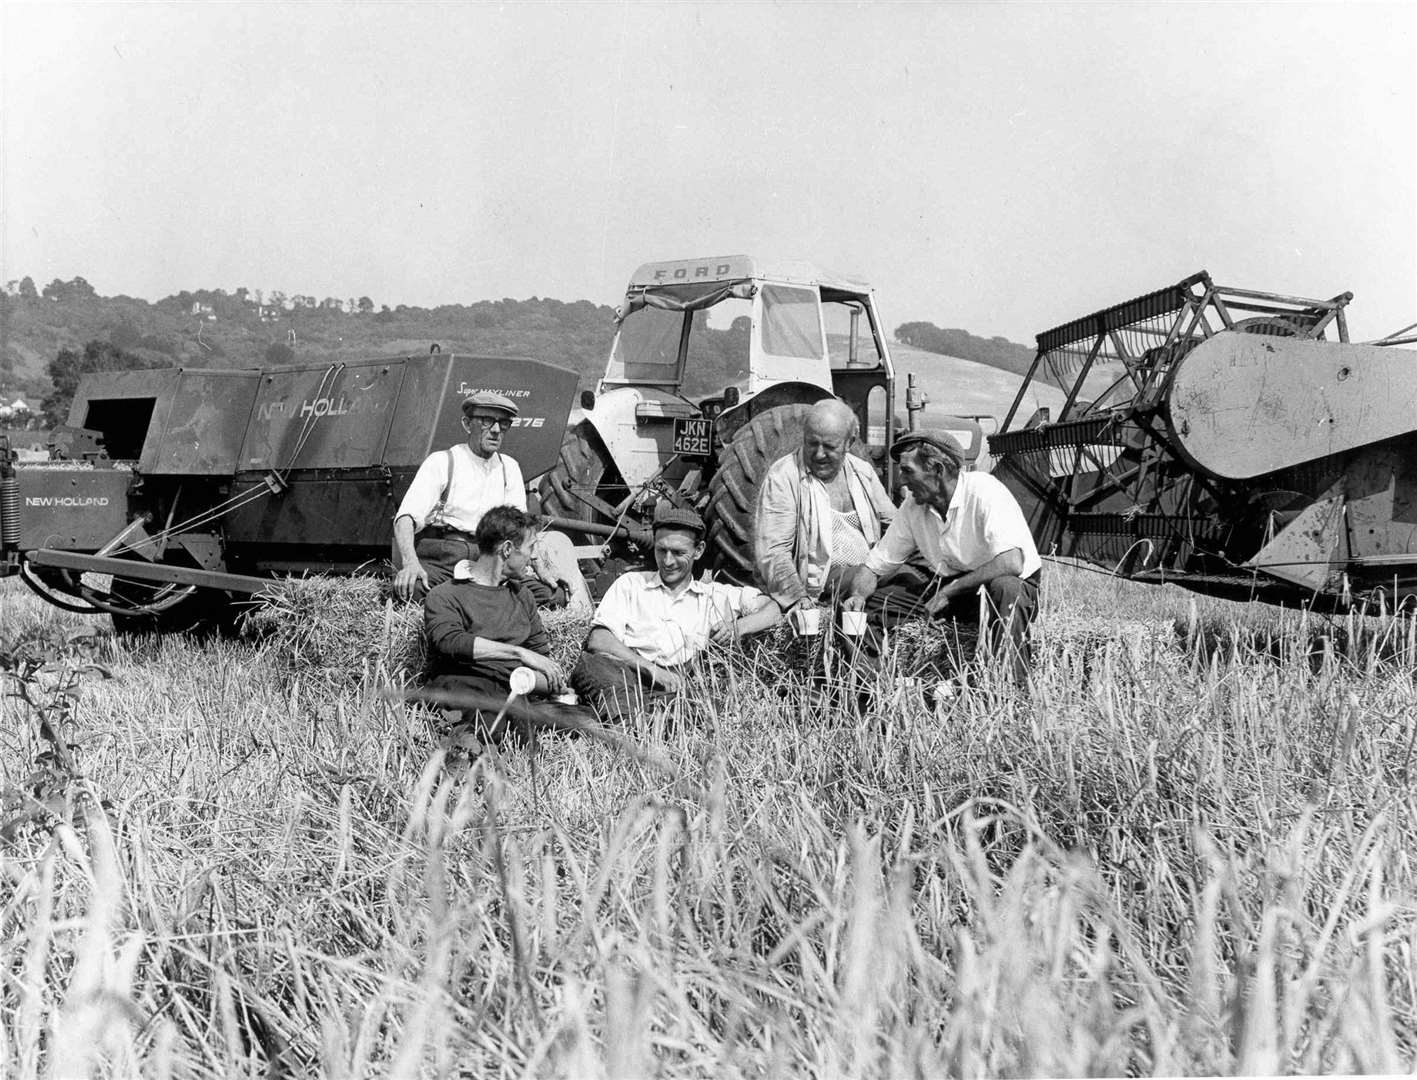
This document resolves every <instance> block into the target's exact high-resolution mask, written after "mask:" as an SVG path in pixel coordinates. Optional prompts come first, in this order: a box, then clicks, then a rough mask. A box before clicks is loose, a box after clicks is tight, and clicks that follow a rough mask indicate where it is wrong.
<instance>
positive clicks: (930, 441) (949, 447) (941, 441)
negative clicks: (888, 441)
mask: <svg viewBox="0 0 1417 1080" xmlns="http://www.w3.org/2000/svg"><path fill="white" fill-rule="evenodd" d="M922 444H923V445H925V446H933V447H934V448H935V449H936V450H938V451H940V453H942V454H944V455H945V456H946V457H948V458H949V459H950V460H951V461H953V462H954V463H955V465H956V467H958V468H961V469H962V468H964V447H962V446H960V444H959V443H958V442H957V441H956V440H955V438H954V436H952V435H950V434H949V433H948V432H944V431H907V432H906V433H905V434H904V435H899V436H897V437H896V440H895V442H894V443H893V444H892V446H891V460H893V461H899V460H900V455H901V454H903V453H905V452H906V451H907V450H911V449H914V448H915V447H917V446H921V445H922Z"/></svg>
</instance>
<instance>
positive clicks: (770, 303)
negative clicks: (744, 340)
mask: <svg viewBox="0 0 1417 1080" xmlns="http://www.w3.org/2000/svg"><path fill="white" fill-rule="evenodd" d="M763 352H765V353H767V355H769V356H791V357H797V358H799V359H803V360H820V359H821V357H822V323H821V316H820V315H819V314H818V304H817V294H816V291H815V290H813V289H795V288H791V287H789V286H787V285H764V286H763Z"/></svg>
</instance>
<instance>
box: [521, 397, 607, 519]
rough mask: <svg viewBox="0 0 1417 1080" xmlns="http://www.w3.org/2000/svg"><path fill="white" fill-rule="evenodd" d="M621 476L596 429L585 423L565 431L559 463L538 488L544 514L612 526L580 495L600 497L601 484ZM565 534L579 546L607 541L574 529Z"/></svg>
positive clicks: (602, 514) (552, 468) (543, 478)
mask: <svg viewBox="0 0 1417 1080" xmlns="http://www.w3.org/2000/svg"><path fill="white" fill-rule="evenodd" d="M618 475H619V474H618V472H617V471H616V469H615V463H614V462H613V461H612V460H611V459H610V452H609V451H608V450H606V449H605V444H604V443H603V442H601V441H600V436H599V435H598V434H597V433H596V430H595V428H593V427H591V425H590V424H589V423H588V422H587V421H584V420H582V421H581V422H580V423H579V424H577V425H576V426H575V427H572V428H567V429H566V435H565V438H564V439H562V440H561V457H560V460H558V461H557V462H556V464H555V465H553V466H552V467H551V469H550V471H549V472H547V473H546V475H545V476H543V477H542V478H541V483H540V484H539V485H538V486H537V494H538V495H539V496H540V498H541V512H542V513H543V514H546V515H548V516H551V517H563V518H572V519H574V520H578V521H596V522H603V523H605V524H606V525H613V524H614V522H613V521H612V520H611V519H609V518H608V517H607V516H606V515H605V514H604V513H602V512H601V511H599V510H597V509H596V508H595V507H594V506H592V505H591V504H589V503H587V502H585V501H584V500H583V499H581V498H580V497H579V496H578V495H577V492H581V493H584V494H586V495H597V494H598V493H599V491H600V488H601V485H602V484H604V483H605V482H606V481H607V480H614V479H616V478H617V477H618ZM566 532H567V535H569V536H571V537H572V538H573V539H575V540H577V542H578V543H598V542H601V541H603V540H604V539H605V537H604V536H589V535H586V534H583V533H578V532H575V531H573V530H566Z"/></svg>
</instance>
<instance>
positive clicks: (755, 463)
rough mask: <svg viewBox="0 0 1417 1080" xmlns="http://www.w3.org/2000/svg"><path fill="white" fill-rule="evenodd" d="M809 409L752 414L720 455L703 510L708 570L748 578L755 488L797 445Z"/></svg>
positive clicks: (750, 574) (789, 407) (788, 408)
mask: <svg viewBox="0 0 1417 1080" xmlns="http://www.w3.org/2000/svg"><path fill="white" fill-rule="evenodd" d="M811 408H812V406H810V405H805V404H796V405H779V406H777V407H776V408H774V409H767V410H765V411H763V412H760V413H758V415H757V416H755V417H753V418H752V419H751V420H749V421H748V422H747V423H746V424H744V425H743V426H742V427H741V428H739V429H738V433H737V434H736V435H734V436H733V441H732V442H730V443H728V444H727V445H726V446H724V447H723V449H722V450H721V451H720V454H719V460H718V469H717V470H716V471H715V472H714V474H713V479H712V480H711V481H710V482H709V501H708V506H707V507H706V508H705V518H706V519H707V523H708V549H709V557H710V562H711V565H713V566H715V567H716V568H719V569H722V570H724V571H725V572H726V573H727V574H728V575H729V576H730V577H732V578H735V579H737V580H741V581H751V580H752V579H753V524H754V518H755V516H756V514H757V508H758V488H759V486H760V485H761V484H762V482H763V477H764V476H765V475H766V474H767V471H768V468H769V466H771V465H772V463H773V462H774V461H776V460H777V459H778V458H780V457H782V456H783V455H784V454H790V453H792V451H794V450H796V449H798V448H799V447H800V446H801V445H802V427H803V425H804V424H805V423H806V421H807V413H808V412H810V411H811Z"/></svg>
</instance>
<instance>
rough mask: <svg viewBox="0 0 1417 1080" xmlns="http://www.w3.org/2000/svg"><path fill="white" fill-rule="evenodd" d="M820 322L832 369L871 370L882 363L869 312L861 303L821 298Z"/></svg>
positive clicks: (882, 359) (858, 301)
mask: <svg viewBox="0 0 1417 1080" xmlns="http://www.w3.org/2000/svg"><path fill="white" fill-rule="evenodd" d="M822 321H823V322H824V323H825V324H826V330H827V352H828V354H829V355H830V357H831V366H832V367H833V368H857V367H859V368H874V367H880V366H881V364H883V363H884V362H885V359H884V357H882V356H881V350H880V347H879V345H878V344H877V339H876V335H875V333H874V331H873V328H872V326H871V313H870V312H869V311H868V310H867V309H866V305H865V304H864V303H862V302H861V301H860V300H830V299H828V298H826V297H823V298H822Z"/></svg>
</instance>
